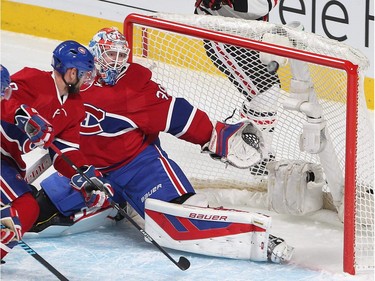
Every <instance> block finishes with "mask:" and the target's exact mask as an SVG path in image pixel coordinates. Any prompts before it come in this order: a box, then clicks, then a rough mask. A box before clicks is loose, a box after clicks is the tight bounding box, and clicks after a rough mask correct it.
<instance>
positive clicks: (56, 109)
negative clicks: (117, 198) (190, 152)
mask: <svg viewBox="0 0 375 281" xmlns="http://www.w3.org/2000/svg"><path fill="white" fill-rule="evenodd" d="M52 58H53V59H52V67H53V69H54V70H53V71H52V72H47V71H41V70H38V69H33V68H24V69H22V70H21V71H19V72H17V73H15V74H14V75H12V76H11V80H12V83H11V87H12V95H11V96H9V91H10V90H9V82H10V78H9V73H8V72H6V73H5V71H4V69H3V67H2V71H1V82H2V83H1V87H2V88H1V92H2V97H3V94H4V97H5V98H4V99H3V98H2V100H1V227H2V228H1V259H3V258H4V257H5V255H6V254H7V253H8V252H9V251H10V250H11V249H12V248H13V247H14V246H15V245H16V244H17V242H18V241H19V240H20V239H21V238H22V236H23V234H24V233H25V232H26V231H28V230H29V229H30V228H31V227H32V225H33V223H34V222H35V221H36V220H37V218H38V216H39V206H38V203H37V202H36V200H35V199H34V197H33V196H32V189H31V187H30V186H29V185H28V183H27V182H26V180H25V179H24V177H25V173H26V164H25V162H24V161H23V159H22V155H23V154H25V153H28V152H30V151H31V150H33V149H35V148H37V147H41V148H44V149H48V148H49V146H50V145H51V143H53V144H54V145H56V146H57V147H59V148H60V149H61V150H62V151H64V153H66V154H67V155H69V157H70V158H71V159H74V161H75V162H76V163H77V165H78V167H82V170H84V171H86V173H87V175H90V177H92V178H95V179H96V176H100V174H99V173H95V169H94V167H93V166H88V163H89V162H87V160H86V159H85V157H84V155H83V154H82V153H81V152H80V151H79V138H80V135H79V129H80V122H81V121H82V120H83V119H84V117H85V111H84V107H83V103H82V99H81V97H80V95H79V94H78V93H79V91H80V87H81V86H82V85H83V84H84V83H87V82H90V81H89V80H90V79H92V77H93V76H94V75H93V73H95V71H94V58H93V56H92V55H91V53H90V52H89V51H88V50H87V49H86V48H85V47H84V46H82V45H80V44H79V43H77V42H75V41H65V42H62V43H61V44H59V45H58V46H57V47H56V49H55V50H54V51H53V57H52ZM3 74H4V76H3ZM6 94H7V95H6ZM49 152H50V157H51V159H52V160H53V165H54V167H55V169H56V170H57V171H59V172H60V173H62V174H64V175H65V176H66V177H68V178H71V181H72V186H73V187H74V188H76V189H78V190H80V192H81V193H79V194H83V195H84V196H82V195H81V197H82V198H84V197H85V198H84V199H83V200H84V201H85V204H87V205H88V206H92V205H96V204H98V202H101V203H103V202H102V200H100V199H103V198H104V194H103V193H101V192H99V191H92V192H91V193H87V192H86V190H85V187H87V182H85V181H84V182H79V181H78V178H80V176H79V175H76V171H74V170H73V169H72V168H71V167H70V166H69V165H67V164H66V163H65V162H64V161H62V160H61V159H60V157H58V156H57V155H56V154H55V153H54V151H52V150H50V151H49ZM94 174H95V175H94ZM98 180H99V179H98ZM85 185H86V186H85ZM106 187H108V188H110V186H109V185H107V186H106ZM39 218H42V219H43V218H44V217H43V215H42V214H41V216H40V217H39Z"/></svg>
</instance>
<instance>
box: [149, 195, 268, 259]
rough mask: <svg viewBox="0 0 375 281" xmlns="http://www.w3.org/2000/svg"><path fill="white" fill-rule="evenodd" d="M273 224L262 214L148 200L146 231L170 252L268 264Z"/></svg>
mask: <svg viewBox="0 0 375 281" xmlns="http://www.w3.org/2000/svg"><path fill="white" fill-rule="evenodd" d="M270 225H271V218H270V217H267V216H265V215H261V214H255V213H249V212H245V211H239V210H233V209H223V208H204V207H196V206H190V205H178V204H173V203H169V202H164V201H160V200H156V199H151V198H148V199H147V200H146V208H145V231H146V232H147V233H148V234H149V235H150V236H152V237H153V238H154V240H155V241H157V243H159V244H160V245H161V246H164V247H167V248H171V249H176V250H181V251H186V252H191V253H197V254H204V255H209V256H218V257H227V258H235V259H250V260H253V261H266V260H267V245H268V236H269V234H268V229H269V228H270Z"/></svg>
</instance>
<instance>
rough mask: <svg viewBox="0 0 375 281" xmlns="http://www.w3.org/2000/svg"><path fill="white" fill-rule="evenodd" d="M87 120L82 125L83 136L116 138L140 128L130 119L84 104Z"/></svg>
mask: <svg viewBox="0 0 375 281" xmlns="http://www.w3.org/2000/svg"><path fill="white" fill-rule="evenodd" d="M84 106H85V111H86V118H85V120H83V122H82V123H81V131H80V133H81V135H86V136H88V135H101V136H105V137H116V136H118V135H122V134H126V133H127V132H130V131H132V130H134V129H135V128H138V127H137V125H136V124H135V123H134V122H133V121H132V120H131V119H129V118H127V117H125V116H122V115H119V114H114V113H110V112H106V111H104V110H103V109H100V108H97V107H95V106H93V105H91V104H84Z"/></svg>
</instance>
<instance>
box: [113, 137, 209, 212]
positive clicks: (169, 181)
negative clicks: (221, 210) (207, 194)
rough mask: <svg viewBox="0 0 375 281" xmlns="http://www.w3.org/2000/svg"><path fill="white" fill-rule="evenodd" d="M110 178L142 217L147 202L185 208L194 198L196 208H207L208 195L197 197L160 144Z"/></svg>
mask: <svg viewBox="0 0 375 281" xmlns="http://www.w3.org/2000/svg"><path fill="white" fill-rule="evenodd" d="M107 178H108V179H109V180H110V181H111V182H112V183H114V185H115V186H120V187H121V192H122V194H121V195H122V197H123V198H125V200H126V201H128V203H129V204H130V205H131V206H132V207H133V209H134V210H135V211H136V212H137V213H138V214H139V215H140V216H142V217H144V206H145V201H146V199H147V198H156V199H159V200H162V201H166V202H170V201H174V202H178V203H180V204H182V203H184V202H185V201H189V202H191V201H193V198H192V197H193V196H194V198H195V199H194V203H195V204H206V205H207V202H206V200H205V198H203V197H204V195H202V196H196V195H195V191H194V189H193V187H192V185H191V184H190V182H189V180H188V179H187V178H186V176H185V175H184V173H183V172H182V170H181V168H180V167H179V166H178V165H177V164H176V163H175V162H174V161H173V160H171V159H169V158H168V156H167V154H166V153H165V152H164V151H163V150H162V149H161V147H160V146H159V144H157V143H156V144H153V145H150V146H149V147H148V148H146V149H145V150H144V151H143V152H142V153H140V154H139V155H138V156H137V157H136V158H135V159H134V160H133V161H132V162H131V163H129V164H128V165H126V166H124V167H121V168H120V169H118V170H117V171H114V172H110V173H109V174H108V177H107ZM116 192H117V188H116Z"/></svg>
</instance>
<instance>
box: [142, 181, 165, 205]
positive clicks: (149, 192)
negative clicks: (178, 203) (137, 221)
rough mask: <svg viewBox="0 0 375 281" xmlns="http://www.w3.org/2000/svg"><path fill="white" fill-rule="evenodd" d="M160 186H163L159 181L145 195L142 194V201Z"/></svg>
mask: <svg viewBox="0 0 375 281" xmlns="http://www.w3.org/2000/svg"><path fill="white" fill-rule="evenodd" d="M162 187H163V186H162V185H161V183H159V184H158V185H156V186H154V187H153V188H152V189H151V190H150V191H148V192H147V193H146V194H145V195H143V196H142V198H141V201H142V203H143V202H145V201H146V199H147V198H148V197H150V196H151V195H152V194H154V193H155V192H156V191H158V190H159V189H160V188H162Z"/></svg>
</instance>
